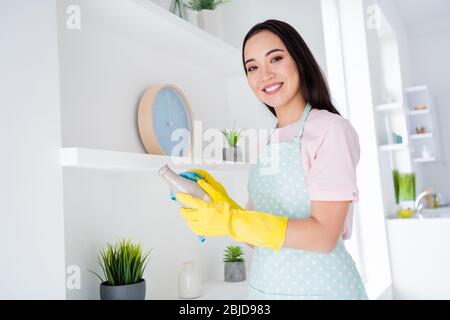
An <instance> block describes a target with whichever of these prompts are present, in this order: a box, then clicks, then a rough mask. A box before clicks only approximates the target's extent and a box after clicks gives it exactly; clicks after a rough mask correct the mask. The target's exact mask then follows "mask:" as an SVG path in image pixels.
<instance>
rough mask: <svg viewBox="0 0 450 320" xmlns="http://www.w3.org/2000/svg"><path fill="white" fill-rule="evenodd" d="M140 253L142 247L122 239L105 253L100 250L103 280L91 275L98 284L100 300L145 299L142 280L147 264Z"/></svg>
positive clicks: (146, 256)
mask: <svg viewBox="0 0 450 320" xmlns="http://www.w3.org/2000/svg"><path fill="white" fill-rule="evenodd" d="M149 253H150V252H147V253H145V254H144V255H143V254H142V252H141V245H140V243H138V244H133V243H132V242H131V241H130V240H127V241H125V240H121V241H120V242H118V243H116V244H114V245H111V244H109V243H107V246H106V249H105V250H100V255H99V256H98V264H99V265H100V267H101V269H102V273H103V276H104V278H102V277H101V276H100V275H99V274H98V273H96V272H93V271H91V270H89V271H90V272H92V273H94V274H95V275H96V276H97V277H98V278H99V279H100V281H101V284H100V298H101V299H102V300H144V299H145V291H146V283H145V279H143V278H142V276H143V274H144V270H145V267H146V266H147V263H148V260H147V258H148V255H149Z"/></svg>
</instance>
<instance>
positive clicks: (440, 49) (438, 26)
mask: <svg viewBox="0 0 450 320" xmlns="http://www.w3.org/2000/svg"><path fill="white" fill-rule="evenodd" d="M449 39H450V23H449V22H448V21H442V20H438V21H433V22H430V23H423V24H421V25H417V26H416V27H415V28H412V29H411V32H410V33H409V35H408V41H409V46H410V50H409V53H410V59H411V75H412V79H413V84H417V85H420V84H426V85H428V88H429V89H430V93H431V96H432V98H433V101H434V104H435V107H436V109H437V114H438V119H439V121H438V125H439V130H440V132H441V137H440V141H439V142H440V144H441V150H442V157H443V161H442V162H440V163H426V164H423V165H422V170H423V187H425V188H427V187H431V188H433V190H435V191H437V192H442V193H443V194H445V195H446V196H447V199H448V200H450V164H449V163H450V162H449V156H450V127H449V126H448V120H449V119H450V108H449V106H450V96H449V95H448V92H449V83H450V60H449V58H448V57H449V56H450V41H449Z"/></svg>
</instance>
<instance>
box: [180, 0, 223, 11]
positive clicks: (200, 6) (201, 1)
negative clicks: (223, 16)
mask: <svg viewBox="0 0 450 320" xmlns="http://www.w3.org/2000/svg"><path fill="white" fill-rule="evenodd" d="M230 1H231V0H230ZM230 1H227V0H191V1H189V4H188V7H189V8H190V9H192V10H195V11H202V10H214V9H216V8H217V7H218V6H220V5H221V4H224V3H227V2H230Z"/></svg>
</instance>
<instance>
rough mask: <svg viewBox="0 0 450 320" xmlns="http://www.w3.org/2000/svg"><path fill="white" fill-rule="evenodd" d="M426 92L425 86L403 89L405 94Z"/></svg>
mask: <svg viewBox="0 0 450 320" xmlns="http://www.w3.org/2000/svg"><path fill="white" fill-rule="evenodd" d="M427 90H428V87H427V86H415V87H409V88H406V89H405V91H406V92H407V93H411V92H418V91H427Z"/></svg>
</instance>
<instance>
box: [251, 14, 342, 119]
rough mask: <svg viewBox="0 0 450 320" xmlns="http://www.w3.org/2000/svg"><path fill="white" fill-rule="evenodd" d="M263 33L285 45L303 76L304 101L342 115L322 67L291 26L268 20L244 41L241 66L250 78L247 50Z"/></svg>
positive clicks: (259, 25) (273, 110)
mask: <svg viewBox="0 0 450 320" xmlns="http://www.w3.org/2000/svg"><path fill="white" fill-rule="evenodd" d="M263 30H267V31H270V32H272V33H274V34H275V35H277V36H278V37H279V38H280V39H281V41H283V43H284V45H285V47H286V49H287V50H288V52H289V54H290V55H291V56H292V58H293V59H294V61H295V64H296V65H297V69H298V72H299V75H300V91H301V94H302V95H303V97H304V98H305V100H306V101H307V102H309V104H310V105H311V107H313V108H315V109H321V110H327V111H329V112H332V113H335V114H338V115H340V113H339V112H338V111H337V110H336V108H335V107H334V105H333V103H332V102H331V98H330V92H329V90H328V86H327V82H326V81H325V77H324V76H323V73H322V70H321V69H320V67H319V64H318V63H317V61H316V59H314V56H313V54H312V53H311V51H310V50H309V48H308V46H307V45H306V43H305V41H304V40H303V38H302V36H301V35H300V34H299V33H298V32H297V30H295V29H294V28H293V27H292V26H291V25H290V24H288V23H286V22H283V21H280V20H274V19H271V20H266V21H264V22H261V23H258V24H256V25H255V26H253V27H252V28H251V29H250V31H249V32H248V33H247V35H246V36H245V38H244V43H243V44H242V63H243V64H244V69H245V74H246V75H247V68H246V67H245V60H244V48H245V44H246V43H247V41H248V39H250V38H251V37H252V36H254V35H255V34H256V33H258V32H261V31H263ZM265 105H266V107H267V108H268V109H269V110H270V112H272V113H273V115H274V116H275V117H276V116H277V115H276V113H275V109H274V108H273V107H271V106H269V105H267V104H265Z"/></svg>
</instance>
